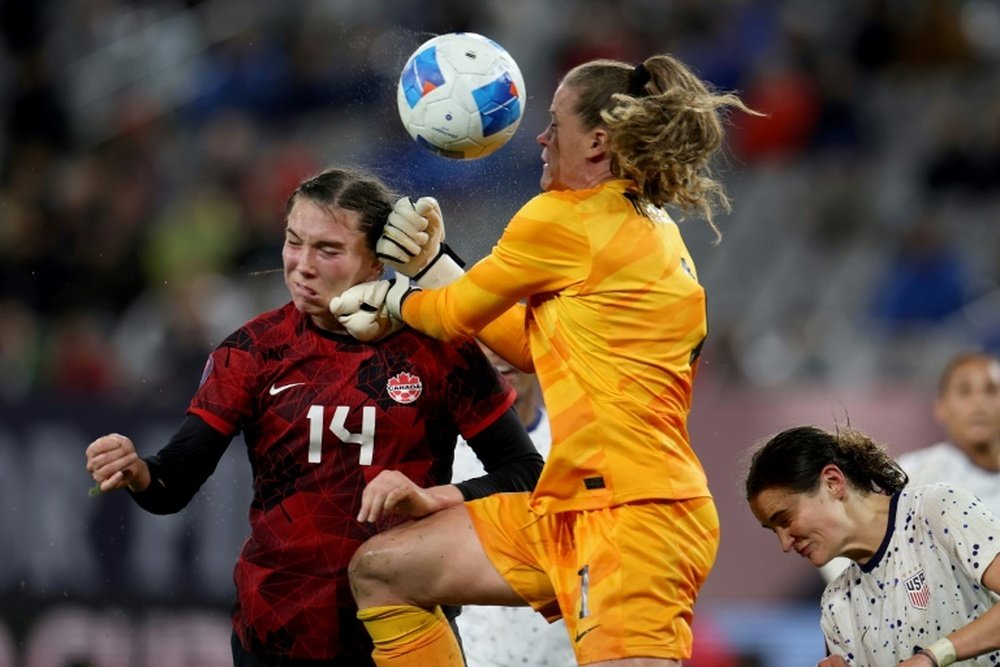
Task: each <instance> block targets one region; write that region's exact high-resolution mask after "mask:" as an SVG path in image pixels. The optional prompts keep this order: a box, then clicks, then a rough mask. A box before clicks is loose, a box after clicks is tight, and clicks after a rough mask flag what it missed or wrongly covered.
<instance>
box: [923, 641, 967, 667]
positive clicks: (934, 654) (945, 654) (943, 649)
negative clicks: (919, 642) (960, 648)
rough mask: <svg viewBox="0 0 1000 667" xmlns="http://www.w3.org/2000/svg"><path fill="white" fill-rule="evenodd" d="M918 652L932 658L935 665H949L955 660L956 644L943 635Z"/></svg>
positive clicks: (944, 666) (946, 666)
mask: <svg viewBox="0 0 1000 667" xmlns="http://www.w3.org/2000/svg"><path fill="white" fill-rule="evenodd" d="M917 653H922V654H924V655H926V656H927V657H928V658H930V659H931V662H933V663H934V667H948V665H950V664H952V663H953V662H955V658H956V657H957V656H956V654H955V645H954V644H952V643H951V640H950V639H948V638H947V637H942V638H941V639H939V640H937V641H936V642H934V643H933V644H931V645H930V646H927V647H924V648H921V649H919V650H918V651H917Z"/></svg>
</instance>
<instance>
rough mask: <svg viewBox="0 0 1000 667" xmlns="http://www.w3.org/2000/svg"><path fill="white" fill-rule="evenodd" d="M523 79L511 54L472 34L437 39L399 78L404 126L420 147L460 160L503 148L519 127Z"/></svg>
mask: <svg viewBox="0 0 1000 667" xmlns="http://www.w3.org/2000/svg"><path fill="white" fill-rule="evenodd" d="M525 101H526V100H525V93H524V79H523V78H522V77H521V70H520V69H518V66H517V63H516V62H514V59H513V58H511V56H510V54H509V53H507V51H506V50H504V48H503V47H502V46H500V45H499V44H497V43H496V42H494V41H493V40H491V39H487V38H486V37H483V36H482V35H477V34H475V33H471V32H453V33H448V34H445V35H438V36H437V37H434V38H433V39H430V40H428V41H426V42H424V43H423V44H421V45H420V47H419V48H417V50H416V51H414V52H413V55H411V56H410V57H409V59H408V60H407V61H406V66H405V67H404V68H403V72H402V74H401V75H400V77H399V86H398V87H397V90H396V102H397V103H398V105H399V117H400V119H401V120H402V121H403V127H405V128H406V131H407V132H409V133H410V136H411V137H413V138H414V139H415V140H416V141H417V143H418V144H420V145H421V146H423V147H424V148H427V149H428V150H431V151H434V152H435V153H437V154H438V155H443V156H445V157H449V158H455V159H459V160H467V159H474V158H481V157H483V156H485V155H489V154H490V153H492V152H493V151H495V150H497V149H498V148H500V147H501V146H503V145H504V144H505V143H507V141H508V140H509V139H510V138H511V137H512V136H514V132H515V131H516V130H517V126H518V125H520V124H521V117H522V115H523V114H524V104H525Z"/></svg>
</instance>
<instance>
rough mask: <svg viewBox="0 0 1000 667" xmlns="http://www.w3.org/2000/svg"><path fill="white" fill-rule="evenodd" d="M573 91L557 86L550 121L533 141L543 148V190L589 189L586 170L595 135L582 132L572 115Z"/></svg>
mask: <svg viewBox="0 0 1000 667" xmlns="http://www.w3.org/2000/svg"><path fill="white" fill-rule="evenodd" d="M577 98H578V94H577V92H576V90H574V89H573V88H570V87H568V86H566V84H560V85H559V87H558V88H556V92H555V95H553V97H552V106H551V107H549V114H550V115H551V117H552V119H551V121H550V122H549V125H548V127H546V128H545V131H544V132H542V133H541V134H539V135H538V137H536V139H537V141H538V143H539V144H541V145H542V161H543V162H544V163H545V164H544V165H543V166H542V179H541V186H542V190H545V191H549V190H581V189H584V188H588V187H591V186H592V183H591V182H590V180H589V176H590V175H589V174H588V172H587V170H586V167H587V163H588V156H589V155H590V154H591V153H592V152H593V150H594V136H593V135H594V131H593V130H585V129H584V127H583V121H582V120H581V119H580V116H578V115H577V113H576V112H575V111H574V109H575V107H576V101H577Z"/></svg>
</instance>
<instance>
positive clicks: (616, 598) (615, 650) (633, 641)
mask: <svg viewBox="0 0 1000 667" xmlns="http://www.w3.org/2000/svg"><path fill="white" fill-rule="evenodd" d="M574 514H575V515H576V516H575V518H574V520H573V524H572V533H573V540H572V544H573V549H572V551H570V552H569V553H565V552H564V553H563V554H561V555H560V554H556V555H554V557H553V559H552V560H553V568H552V569H551V571H550V573H551V576H552V578H553V582H554V584H555V587H556V591H557V593H558V595H559V600H560V604H561V607H562V609H563V615H564V618H565V619H566V626H567V630H568V631H569V634H570V639H571V641H572V642H573V647H574V650H575V651H576V655H577V660H578V662H579V664H581V665H600V666H602V667H605V666H607V667H610V666H612V665H613V666H615V667H618V666H626V665H627V666H629V667H654V666H655V667H664V666H671V667H673V666H677V665H680V664H681V661H682V660H684V659H686V658H688V657H689V656H690V654H691V647H692V639H693V638H692V632H691V619H692V610H693V608H694V603H695V600H696V598H697V595H698V591H699V589H700V588H701V585H702V584H703V583H704V581H705V578H706V576H707V575H708V572H709V570H710V569H711V566H712V564H713V562H714V560H715V555H716V550H717V547H718V538H719V524H718V516H717V514H716V511H715V506H714V504H713V503H712V500H711V499H710V498H697V499H691V500H683V501H671V502H664V501H657V502H639V503H632V504H627V505H622V506H619V507H614V508H607V509H602V510H593V511H585V512H578V513H574Z"/></svg>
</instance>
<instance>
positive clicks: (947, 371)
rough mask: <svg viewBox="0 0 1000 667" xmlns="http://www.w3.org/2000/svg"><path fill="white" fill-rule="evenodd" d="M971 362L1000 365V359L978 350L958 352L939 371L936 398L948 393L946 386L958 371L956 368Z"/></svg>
mask: <svg viewBox="0 0 1000 667" xmlns="http://www.w3.org/2000/svg"><path fill="white" fill-rule="evenodd" d="M973 361H981V362H983V363H986V364H990V363H1000V357H998V356H996V355H995V354H990V353H989V352H983V351H980V350H968V351H965V352H959V353H958V354H956V355H955V356H953V357H952V358H951V359H950V360H948V363H947V364H945V367H944V370H942V371H941V376H940V378H939V379H938V388H937V390H938V396H943V395H944V393H945V392H946V391H948V385H949V384H950V383H951V377H952V376H953V375H954V374H955V371H956V370H958V367H959V366H964V365H965V364H967V363H970V362H973Z"/></svg>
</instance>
